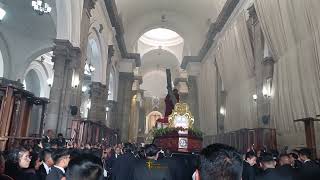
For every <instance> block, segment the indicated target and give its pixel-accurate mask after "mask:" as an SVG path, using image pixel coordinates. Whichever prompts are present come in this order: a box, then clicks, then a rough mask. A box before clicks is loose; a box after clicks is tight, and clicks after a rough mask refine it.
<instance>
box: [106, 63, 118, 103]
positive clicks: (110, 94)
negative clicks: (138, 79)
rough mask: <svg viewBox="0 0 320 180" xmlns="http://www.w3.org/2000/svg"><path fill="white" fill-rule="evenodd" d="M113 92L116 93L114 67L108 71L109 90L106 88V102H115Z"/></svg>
mask: <svg viewBox="0 0 320 180" xmlns="http://www.w3.org/2000/svg"><path fill="white" fill-rule="evenodd" d="M115 91H116V75H115V71H114V67H113V66H112V69H111V71H110V77H109V88H108V100H115V94H116V93H115Z"/></svg>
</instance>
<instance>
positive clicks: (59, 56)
mask: <svg viewBox="0 0 320 180" xmlns="http://www.w3.org/2000/svg"><path fill="white" fill-rule="evenodd" d="M54 42H55V47H54V49H53V57H52V61H53V62H54V67H53V69H54V81H53V84H52V87H51V91H50V104H49V106H48V112H47V117H46V120H45V129H46V130H48V129H51V130H53V131H55V132H58V133H59V132H61V133H64V134H65V133H66V129H67V127H66V122H67V121H68V116H69V105H70V92H71V81H72V73H73V68H74V66H73V64H75V63H76V61H77V59H78V58H79V56H80V49H79V48H75V47H73V46H72V44H71V43H70V42H69V41H67V40H55V41H54Z"/></svg>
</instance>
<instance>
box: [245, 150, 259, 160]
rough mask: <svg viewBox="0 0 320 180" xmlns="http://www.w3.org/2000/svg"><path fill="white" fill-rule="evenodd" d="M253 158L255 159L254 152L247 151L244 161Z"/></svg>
mask: <svg viewBox="0 0 320 180" xmlns="http://www.w3.org/2000/svg"><path fill="white" fill-rule="evenodd" d="M253 157H257V155H256V153H255V152H254V151H248V152H247V153H246V157H245V158H246V160H247V159H248V158H249V159H251V158H253Z"/></svg>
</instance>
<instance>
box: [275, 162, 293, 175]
mask: <svg viewBox="0 0 320 180" xmlns="http://www.w3.org/2000/svg"><path fill="white" fill-rule="evenodd" d="M276 171H277V173H278V174H280V175H281V176H289V177H292V178H295V177H296V176H297V170H296V169H295V168H293V167H292V166H291V165H289V164H287V165H283V166H279V167H277V168H276Z"/></svg>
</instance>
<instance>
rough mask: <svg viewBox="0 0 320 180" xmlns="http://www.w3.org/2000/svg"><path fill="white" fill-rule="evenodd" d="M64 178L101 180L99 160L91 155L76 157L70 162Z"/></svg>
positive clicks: (101, 169)
mask: <svg viewBox="0 0 320 180" xmlns="http://www.w3.org/2000/svg"><path fill="white" fill-rule="evenodd" d="M66 176H67V179H76V180H103V168H102V163H101V160H100V158H98V157H96V156H94V155H92V154H83V155H81V156H78V157H76V158H74V159H72V160H71V161H70V163H69V166H68V170H67V173H66Z"/></svg>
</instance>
